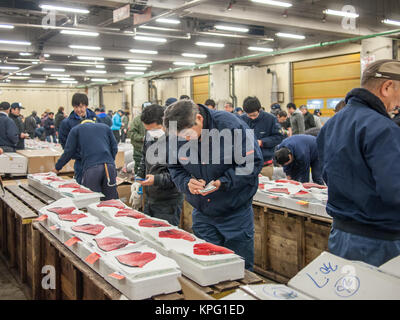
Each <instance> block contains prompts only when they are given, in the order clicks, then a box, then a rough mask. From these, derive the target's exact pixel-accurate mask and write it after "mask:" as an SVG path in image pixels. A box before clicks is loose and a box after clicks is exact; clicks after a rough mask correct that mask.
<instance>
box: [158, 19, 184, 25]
mask: <svg viewBox="0 0 400 320" xmlns="http://www.w3.org/2000/svg"><path fill="white" fill-rule="evenodd" d="M156 22H158V23H166V24H180V23H181V22H180V21H179V20H176V19H164V18H159V19H156Z"/></svg>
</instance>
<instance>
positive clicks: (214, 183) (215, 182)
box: [200, 180, 221, 196]
mask: <svg viewBox="0 0 400 320" xmlns="http://www.w3.org/2000/svg"><path fill="white" fill-rule="evenodd" d="M212 185H213V186H214V187H215V189H214V190H211V191H208V192H200V194H201V195H202V196H207V195H209V194H210V193H213V192H215V191H217V190H218V189H219V188H220V187H221V181H219V180H217V181H214V182H213V183H212Z"/></svg>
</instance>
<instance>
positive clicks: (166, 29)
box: [139, 26, 182, 32]
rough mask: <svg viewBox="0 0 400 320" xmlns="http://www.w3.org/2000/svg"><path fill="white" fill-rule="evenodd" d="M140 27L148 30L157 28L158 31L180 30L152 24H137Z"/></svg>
mask: <svg viewBox="0 0 400 320" xmlns="http://www.w3.org/2000/svg"><path fill="white" fill-rule="evenodd" d="M139 28H140V29H148V30H158V31H171V32H181V31H182V30H179V29H171V28H164V27H153V26H139Z"/></svg>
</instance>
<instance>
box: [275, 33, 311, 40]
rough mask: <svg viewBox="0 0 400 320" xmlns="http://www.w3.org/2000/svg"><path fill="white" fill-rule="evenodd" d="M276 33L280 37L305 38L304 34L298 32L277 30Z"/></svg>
mask: <svg viewBox="0 0 400 320" xmlns="http://www.w3.org/2000/svg"><path fill="white" fill-rule="evenodd" d="M276 35H277V36H278V37H281V38H291V39H299V40H304V39H305V38H306V37H305V36H301V35H298V34H290V33H283V32H278V33H277V34H276Z"/></svg>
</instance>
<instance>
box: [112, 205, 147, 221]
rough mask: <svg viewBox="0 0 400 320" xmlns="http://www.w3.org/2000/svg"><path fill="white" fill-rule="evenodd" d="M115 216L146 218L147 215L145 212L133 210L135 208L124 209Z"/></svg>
mask: <svg viewBox="0 0 400 320" xmlns="http://www.w3.org/2000/svg"><path fill="white" fill-rule="evenodd" d="M115 217H117V218H118V217H128V218H133V219H143V218H146V216H145V215H144V214H143V213H140V212H139V211H136V210H133V209H129V208H126V209H122V210H119V211H118V212H117V214H116V215H115Z"/></svg>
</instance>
